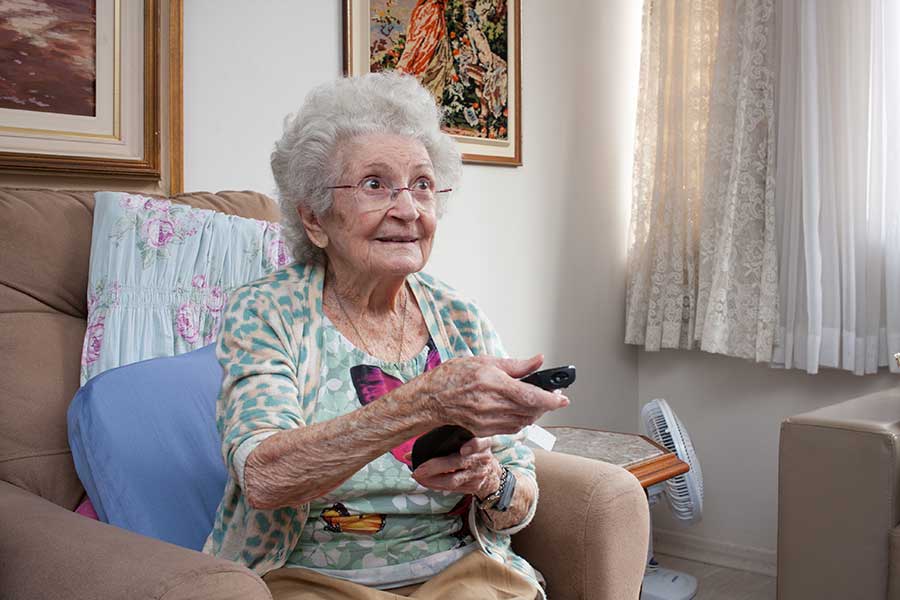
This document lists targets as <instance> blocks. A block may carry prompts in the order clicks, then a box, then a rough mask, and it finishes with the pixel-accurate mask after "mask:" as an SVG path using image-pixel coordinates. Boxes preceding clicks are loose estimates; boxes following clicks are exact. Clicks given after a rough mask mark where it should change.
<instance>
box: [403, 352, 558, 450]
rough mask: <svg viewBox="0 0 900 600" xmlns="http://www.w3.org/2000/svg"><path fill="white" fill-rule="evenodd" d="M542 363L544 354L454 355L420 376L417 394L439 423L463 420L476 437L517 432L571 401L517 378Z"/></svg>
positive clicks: (417, 380)
mask: <svg viewBox="0 0 900 600" xmlns="http://www.w3.org/2000/svg"><path fill="white" fill-rule="evenodd" d="M543 362H544V357H543V356H542V355H540V354H538V355H536V356H533V357H531V358H528V359H513V358H496V357H492V356H471V357H466V358H454V359H451V360H449V361H447V362H446V363H443V364H442V365H440V366H439V367H437V368H436V369H433V370H431V371H428V372H427V373H425V374H423V375H421V376H420V377H418V378H416V379H415V380H414V381H415V383H414V385H415V386H416V389H415V392H416V396H417V397H418V398H419V399H421V401H423V402H424V403H425V407H426V410H427V411H429V413H430V415H431V417H432V418H433V419H434V421H435V423H437V424H451V425H459V426H461V427H465V428H466V429H468V430H469V431H471V432H472V433H473V434H475V436H476V437H488V436H491V435H497V434H512V433H516V432H518V431H519V430H521V429H522V428H524V427H526V426H528V425H531V424H532V423H534V422H535V421H537V420H538V419H539V418H540V417H541V416H542V415H543V414H544V413H546V412H548V411H551V410H556V409H557V408H564V407H566V406H568V405H569V399H568V398H566V397H565V396H564V395H562V394H558V393H553V392H548V391H546V390H542V389H541V388H539V387H537V386H534V385H531V384H528V383H522V382H521V381H519V378H520V377H524V376H526V375H528V374H529V373H532V372H534V371H536V370H537V369H538V368H539V367H540V366H541V364H542V363H543ZM411 383H412V382H411Z"/></svg>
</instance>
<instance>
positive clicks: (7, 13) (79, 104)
mask: <svg viewBox="0 0 900 600" xmlns="http://www.w3.org/2000/svg"><path fill="white" fill-rule="evenodd" d="M163 23H165V25H166V29H165V31H162V24H163ZM181 31H182V0H29V1H27V2H3V3H0V170H2V171H3V172H8V173H25V174H41V173H44V174H49V175H87V176H98V177H115V178H123V177H126V178H139V179H160V177H161V171H162V169H161V166H162V164H161V163H162V157H163V156H165V157H167V159H168V163H169V164H168V167H169V168H168V171H169V172H168V175H169V187H170V188H171V190H170V191H174V192H178V191H180V188H181V178H182V167H181V164H182V160H183V159H182V155H183V153H182V142H181V140H182V133H181V111H182V108H181V106H182V103H181V97H182V86H181V72H182V66H181V60H182V59H181V40H182V34H181ZM164 48H165V50H163V49H164ZM163 51H165V54H161V53H162V52H163ZM162 65H166V73H162V72H161V71H162ZM163 77H165V78H166V79H163ZM164 84H165V85H164ZM163 90H165V91H166V94H165V97H163V94H162V92H163ZM164 116H165V117H166V119H165V121H166V122H165V123H164V118H163V117H164ZM164 125H165V126H167V131H166V133H167V135H166V136H161V128H162V127H163V126H164ZM163 137H164V138H165V140H166V143H167V148H166V149H165V152H163V151H162V149H161V143H162V138H163Z"/></svg>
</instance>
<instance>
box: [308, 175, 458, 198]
mask: <svg viewBox="0 0 900 600" xmlns="http://www.w3.org/2000/svg"><path fill="white" fill-rule="evenodd" d="M368 179H372V178H371V177H363V178H362V179H360V180H359V183H357V184H356V185H328V186H325V189H326V190H356V191H359V190H360V189H361V187H360V186H361V185H362V184H363V182H365V181H366V180H368ZM378 179H381V178H380V177H379V178H378ZM388 189H389V190H391V197H390V202H393V201H394V198H396V197H397V195H398V194H400V192H404V191H405V192H409V195H410V196H412V197H413V200H415V194H413V189H412V188H411V187H409V186H404V187H396V188H395V187H390V186H388ZM452 191H453V188H445V189H443V190H435V191H434V192H432V194H434V196H435V198H437V195H438V194H446V193H447V192H452Z"/></svg>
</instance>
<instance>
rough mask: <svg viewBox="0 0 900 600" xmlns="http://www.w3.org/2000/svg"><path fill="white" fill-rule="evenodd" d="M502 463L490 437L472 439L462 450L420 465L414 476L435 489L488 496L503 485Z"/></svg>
mask: <svg viewBox="0 0 900 600" xmlns="http://www.w3.org/2000/svg"><path fill="white" fill-rule="evenodd" d="M500 472H501V470H500V463H499V462H498V461H497V459H496V458H495V457H494V454H493V453H492V452H491V438H489V437H485V438H472V439H471V440H469V441H468V442H466V443H465V444H463V446H462V448H460V449H459V453H457V454H451V455H450V456H440V457H438V458H432V459H431V460H429V461H427V462H424V463H422V464H421V465H419V468H418V469H416V470H415V471H413V473H412V477H413V479H415V480H416V481H417V482H419V484H420V485H422V486H424V487H427V488H429V489H432V490H442V491H447V492H456V493H458V494H475V495H476V496H478V498H481V499H483V498H485V497H486V496H487V495H489V494H491V493H492V492H494V491H495V490H496V489H497V488H498V487H499V486H500Z"/></svg>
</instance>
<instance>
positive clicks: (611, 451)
mask: <svg viewBox="0 0 900 600" xmlns="http://www.w3.org/2000/svg"><path fill="white" fill-rule="evenodd" d="M544 429H546V430H547V431H549V432H550V433H552V434H553V435H555V436H556V444H554V446H553V451H554V452H562V453H564V454H574V455H576V456H584V457H586V458H593V459H595V460H602V461H603V462H607V463H611V464H614V465H618V466H620V467H623V468H625V469H626V470H627V471H629V472H631V473H632V474H633V475H634V476H635V477H637V479H638V481H640V483H641V486H643V487H644V489H646V488H648V487H650V486H651V485H654V484H657V483H659V482H661V481H665V480H667V479H670V478H672V477H675V476H676V475H681V474H682V473H687V472H688V471H689V470H690V466H689V465H688V464H687V463H686V462H684V461H683V460H681V459H679V458H678V455H676V454H675V453H674V452H669V451H668V450H666V449H665V448H664V447H663V446H660V445H659V444H657V443H656V442H654V441H653V440H651V439H650V438H648V437H646V436H643V435H638V434H636V433H618V432H615V431H603V430H601V429H589V428H586V427H561V426H560V427H552V426H551V427H545V428H544Z"/></svg>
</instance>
